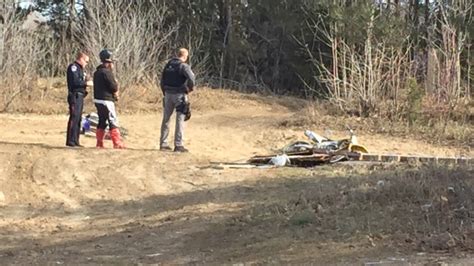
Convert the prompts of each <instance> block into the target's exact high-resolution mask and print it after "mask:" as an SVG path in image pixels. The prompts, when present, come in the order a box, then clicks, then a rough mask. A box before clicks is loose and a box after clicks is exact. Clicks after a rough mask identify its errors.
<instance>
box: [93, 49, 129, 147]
mask: <svg viewBox="0 0 474 266" xmlns="http://www.w3.org/2000/svg"><path fill="white" fill-rule="evenodd" d="M99 57H100V60H101V62H102V64H101V65H99V66H98V67H97V70H96V71H95V72H94V103H95V107H96V108H97V114H98V115H99V124H98V125H97V131H96V139H97V144H96V147H97V148H104V137H105V128H106V127H107V124H108V125H109V132H110V138H111V139H112V143H113V145H114V148H115V149H122V148H125V147H124V145H123V143H122V139H121V136H120V131H119V129H118V127H119V124H118V117H117V113H116V111H115V102H116V101H117V100H118V98H119V95H118V92H119V90H118V84H117V81H116V80H115V77H114V74H113V72H112V69H113V68H114V61H113V60H112V53H111V52H110V51H108V50H102V51H101V52H100V53H99Z"/></svg>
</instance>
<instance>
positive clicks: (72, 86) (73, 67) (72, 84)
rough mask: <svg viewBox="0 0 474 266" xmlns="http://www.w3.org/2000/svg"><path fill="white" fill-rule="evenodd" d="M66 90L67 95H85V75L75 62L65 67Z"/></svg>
mask: <svg viewBox="0 0 474 266" xmlns="http://www.w3.org/2000/svg"><path fill="white" fill-rule="evenodd" d="M66 76H67V89H68V92H69V93H74V92H81V93H84V94H85V93H86V75H85V73H84V70H83V69H82V66H81V65H80V64H78V63H77V62H74V63H72V64H70V65H69V66H68V67H67V74H66Z"/></svg>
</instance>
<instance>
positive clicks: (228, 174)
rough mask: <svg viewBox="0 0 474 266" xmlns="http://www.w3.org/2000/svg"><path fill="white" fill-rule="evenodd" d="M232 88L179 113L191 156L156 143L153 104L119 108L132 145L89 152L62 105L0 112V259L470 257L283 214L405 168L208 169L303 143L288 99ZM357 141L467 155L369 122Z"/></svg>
mask: <svg viewBox="0 0 474 266" xmlns="http://www.w3.org/2000/svg"><path fill="white" fill-rule="evenodd" d="M232 95H233V97H232V99H230V100H229V99H227V100H226V101H227V102H226V103H225V104H220V105H219V104H217V107H211V106H209V105H208V104H206V103H202V104H201V105H198V106H197V108H196V110H195V111H194V112H193V117H192V119H191V120H190V121H189V122H187V124H186V127H187V128H186V135H185V144H186V146H187V147H188V148H189V149H190V151H191V152H190V153H189V154H176V153H173V152H160V151H158V150H157V145H158V138H159V128H160V123H161V113H160V112H156V113H143V114H140V113H136V114H127V115H125V114H123V115H121V114H119V118H120V119H121V124H122V126H124V127H125V128H127V129H128V131H129V136H128V137H127V138H126V140H125V143H126V145H127V147H128V148H127V149H126V150H113V149H111V148H110V147H111V143H110V141H108V142H107V145H108V146H109V149H105V150H97V149H95V148H94V144H95V139H94V138H92V137H86V136H82V138H81V142H82V144H83V145H84V146H85V148H77V149H75V148H66V147H64V142H65V125H66V122H67V116H66V115H65V114H64V115H39V114H0V264H22V265H24V264H31V263H34V264H86V263H87V264H117V263H123V264H130V263H163V264H188V263H200V264H201V263H205V264H235V265H242V264H262V263H263V264H270V263H285V264H286V263H315V264H322V265H323V264H364V263H365V264H366V265H376V264H377V265H380V264H390V265H406V264H417V263H421V264H423V263H452V264H465V265H473V264H474V263H473V260H471V259H473V250H472V249H469V248H465V247H464V248H461V249H449V250H442V251H432V250H424V249H419V248H418V247H417V246H415V243H412V242H411V241H408V240H407V238H404V239H403V240H400V241H398V240H397V237H399V236H400V235H403V234H401V233H400V234H399V235H398V236H397V234H396V233H393V234H392V233H390V234H389V233H387V235H389V237H377V236H374V235H370V234H369V233H366V232H365V231H364V232H360V233H359V231H347V232H355V233H347V232H345V231H344V230H343V229H337V230H329V231H325V230H321V228H319V229H318V226H317V224H318V222H315V221H313V220H312V219H313V218H309V222H308V219H306V218H305V217H303V218H297V219H296V222H292V221H294V220H292V219H293V218H291V217H294V216H291V217H290V218H289V219H286V218H285V217H286V216H285V215H283V214H282V213H284V211H280V207H281V206H287V205H285V204H287V203H288V202H293V201H294V200H298V199H301V197H302V195H306V196H308V195H313V193H317V191H316V190H314V189H311V188H316V187H318V188H321V186H326V185H327V186H333V185H335V184H336V185H337V186H339V185H341V184H342V182H346V181H344V180H348V178H353V179H354V180H357V179H358V178H361V180H362V181H361V182H362V183H363V184H365V183H364V182H367V183H371V182H372V181H373V180H375V179H377V178H379V177H378V176H377V175H378V174H379V173H382V174H383V173H385V172H384V171H388V172H390V173H392V172H396V173H400V171H404V170H407V171H409V170H410V169H408V168H409V167H407V166H400V165H389V166H384V165H382V166H377V167H372V166H371V167H366V166H358V165H346V164H341V165H331V166H321V167H316V168H311V169H297V168H279V169H216V168H213V167H211V162H234V161H242V160H245V159H248V158H249V157H251V156H253V155H255V154H266V153H271V152H273V151H274V150H277V149H278V148H281V147H283V146H284V145H285V144H287V143H289V142H290V141H292V140H298V139H300V140H304V135H303V131H304V129H305V128H302V127H283V126H281V124H282V123H281V121H282V120H284V119H288V118H289V117H291V116H292V115H293V114H294V113H295V112H296V109H295V107H294V106H292V105H291V104H289V103H285V102H284V101H283V102H282V100H278V99H273V100H272V99H268V98H267V99H264V98H258V97H246V96H245V95H242V96H239V95H237V94H235V93H234V94H232ZM216 97H219V96H216ZM215 101H217V102H218V101H219V99H215ZM91 110H93V109H91V106H90V105H89V106H88V108H86V111H91ZM119 112H120V111H119ZM313 130H315V131H319V129H314V128H313ZM334 135H335V136H340V137H342V136H344V135H345V133H344V132H339V131H335V132H334ZM171 141H172V136H171ZM359 141H360V142H361V143H362V144H364V145H366V146H367V147H368V148H369V149H370V151H371V152H381V153H403V154H423V155H430V154H432V155H435V154H436V155H445V156H459V155H464V156H472V154H471V153H468V154H466V151H465V150H463V151H460V150H459V149H457V148H450V147H438V146H432V145H430V144H427V142H423V141H411V140H407V139H404V138H394V137H387V136H384V135H370V136H369V135H364V133H363V132H359ZM386 168H387V169H386ZM463 173H467V174H468V175H470V174H472V173H473V171H472V169H468V170H466V172H463ZM400 175H403V172H402V174H400ZM447 175H449V173H448V174H447ZM364 176H370V178H369V179H365V177H364ZM387 178H388V177H387ZM471 178H472V176H471ZM362 183H361V184H362ZM469 184H471V185H472V183H469ZM359 185H360V184H357V186H359ZM470 189H471V190H472V186H471V187H470ZM336 194H337V193H336ZM275 204H276V205H275ZM322 205H323V206H322V207H321V209H322V208H325V206H324V204H322ZM273 206H280V207H275V208H274V207H273ZM470 207H472V206H470ZM283 209H285V208H283ZM317 209H319V207H317ZM471 211H472V210H471ZM303 215H304V212H303ZM353 215H354V216H357V214H356V213H354V214H353ZM272 216H274V217H272ZM275 217H277V218H278V217H280V218H281V219H280V218H278V219H277V220H275V219H276V218H275ZM471 218H472V217H471ZM341 219H342V218H341ZM335 221H336V223H337V221H338V220H337V219H336V220H335ZM322 224H323V225H324V222H322ZM472 229H473V232H474V228H472ZM382 231H383V230H381V232H382ZM472 236H474V234H472ZM468 237H470V235H469V236H468ZM374 239H375V240H374Z"/></svg>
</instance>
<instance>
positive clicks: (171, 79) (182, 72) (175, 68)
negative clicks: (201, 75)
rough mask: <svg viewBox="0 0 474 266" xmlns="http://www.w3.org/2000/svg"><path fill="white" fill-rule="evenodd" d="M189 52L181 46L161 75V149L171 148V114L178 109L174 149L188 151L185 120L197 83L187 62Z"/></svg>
mask: <svg viewBox="0 0 474 266" xmlns="http://www.w3.org/2000/svg"><path fill="white" fill-rule="evenodd" d="M188 55H189V52H188V50H187V49H186V48H180V49H179V50H178V52H177V54H176V56H177V57H176V58H173V59H171V60H170V61H169V62H168V63H167V64H166V66H165V67H164V69H163V73H162V75H161V82H160V85H161V90H162V92H163V95H164V98H163V121H162V123H161V137H160V150H162V151H167V150H171V147H170V146H169V145H168V142H167V139H168V134H169V122H170V118H171V115H172V114H173V112H174V110H176V129H175V132H174V151H175V152H188V149H186V148H185V147H184V145H183V135H184V121H185V120H186V116H188V117H187V118H188V119H189V115H190V113H189V102H188V93H189V92H191V91H193V89H194V85H195V83H196V80H195V77H194V73H193V71H192V70H191V67H190V66H189V65H188V64H186V61H187V60H188Z"/></svg>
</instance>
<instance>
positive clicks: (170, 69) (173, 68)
mask: <svg viewBox="0 0 474 266" xmlns="http://www.w3.org/2000/svg"><path fill="white" fill-rule="evenodd" d="M195 83H196V80H195V77H194V73H193V71H192V70H191V67H190V66H189V65H188V64H186V63H183V62H181V60H179V59H178V58H173V59H171V60H170V61H169V62H168V63H167V64H166V66H165V68H164V69H163V73H162V75H161V84H160V85H161V90H162V91H163V92H170V93H187V92H189V91H192V90H193V88H194V85H195Z"/></svg>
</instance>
